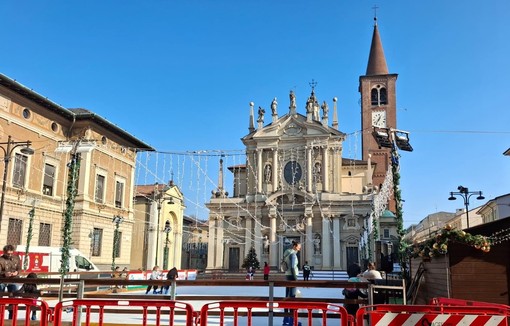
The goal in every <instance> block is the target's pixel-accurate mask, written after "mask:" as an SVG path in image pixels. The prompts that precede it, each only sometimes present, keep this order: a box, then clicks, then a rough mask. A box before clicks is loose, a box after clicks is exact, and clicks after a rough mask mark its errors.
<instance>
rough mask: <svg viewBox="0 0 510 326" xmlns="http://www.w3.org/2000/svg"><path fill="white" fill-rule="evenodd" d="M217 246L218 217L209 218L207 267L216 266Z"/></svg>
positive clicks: (212, 267)
mask: <svg viewBox="0 0 510 326" xmlns="http://www.w3.org/2000/svg"><path fill="white" fill-rule="evenodd" d="M214 248H216V219H211V218H210V219H209V240H208V241H207V269H214V268H216V265H215V261H216V259H215V251H214Z"/></svg>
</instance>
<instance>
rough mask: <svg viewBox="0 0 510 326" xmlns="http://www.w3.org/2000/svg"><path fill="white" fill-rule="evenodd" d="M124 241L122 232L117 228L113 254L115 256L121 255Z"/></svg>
mask: <svg viewBox="0 0 510 326" xmlns="http://www.w3.org/2000/svg"><path fill="white" fill-rule="evenodd" d="M121 243H122V232H120V231H118V230H115V231H114V233H113V254H114V256H115V258H119V257H120V248H121Z"/></svg>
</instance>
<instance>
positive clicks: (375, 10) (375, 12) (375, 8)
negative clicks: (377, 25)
mask: <svg viewBox="0 0 510 326" xmlns="http://www.w3.org/2000/svg"><path fill="white" fill-rule="evenodd" d="M372 9H374V21H376V22H377V9H379V7H377V5H374V6H373V7H372Z"/></svg>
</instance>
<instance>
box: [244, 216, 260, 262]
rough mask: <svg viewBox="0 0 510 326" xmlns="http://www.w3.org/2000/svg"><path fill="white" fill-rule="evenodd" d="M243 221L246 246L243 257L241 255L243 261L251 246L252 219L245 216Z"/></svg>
mask: <svg viewBox="0 0 510 326" xmlns="http://www.w3.org/2000/svg"><path fill="white" fill-rule="evenodd" d="M245 221H246V225H245V229H244V242H245V243H246V244H245V245H244V255H243V257H241V258H242V259H244V257H247V256H248V253H249V252H250V248H251V247H252V246H253V236H252V232H253V230H252V219H251V217H250V216H246V220H245ZM259 257H260V256H259Z"/></svg>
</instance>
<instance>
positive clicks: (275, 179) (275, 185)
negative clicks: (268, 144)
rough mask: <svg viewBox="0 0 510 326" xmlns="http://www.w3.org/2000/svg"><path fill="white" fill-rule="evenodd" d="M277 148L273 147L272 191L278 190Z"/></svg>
mask: <svg viewBox="0 0 510 326" xmlns="http://www.w3.org/2000/svg"><path fill="white" fill-rule="evenodd" d="M278 178H280V175H279V173H278V149H276V148H273V192H276V191H278Z"/></svg>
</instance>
